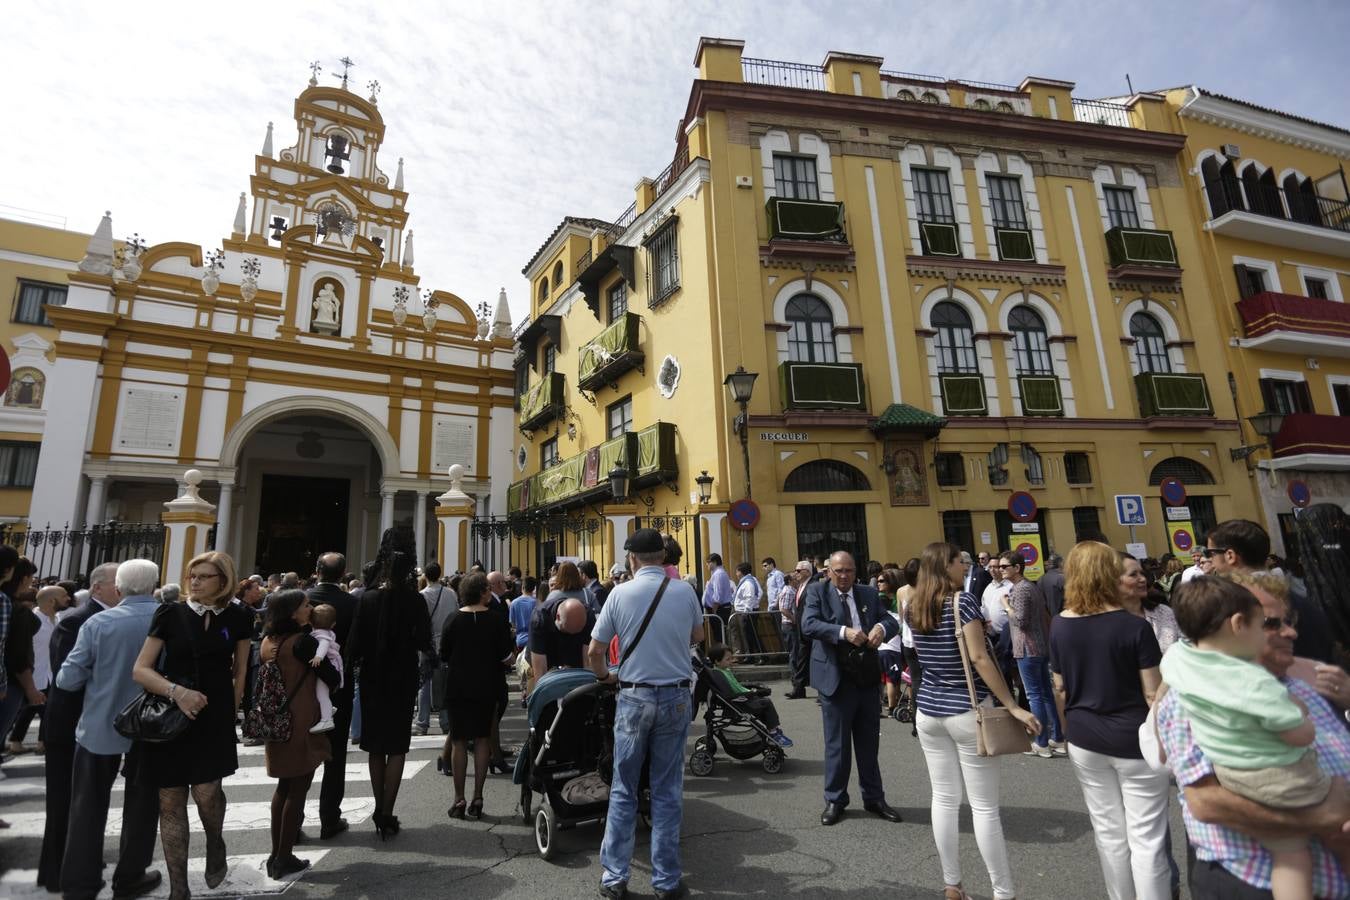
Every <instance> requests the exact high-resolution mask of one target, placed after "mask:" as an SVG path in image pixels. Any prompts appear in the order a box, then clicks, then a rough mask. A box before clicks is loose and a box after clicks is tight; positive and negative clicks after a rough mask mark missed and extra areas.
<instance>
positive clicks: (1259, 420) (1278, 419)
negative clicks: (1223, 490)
mask: <svg viewBox="0 0 1350 900" xmlns="http://www.w3.org/2000/svg"><path fill="white" fill-rule="evenodd" d="M1247 421H1248V422H1249V423H1251V426H1252V431H1255V432H1256V433H1257V434H1258V435H1260V436H1261V437H1263V438H1265V441H1263V442H1261V443H1259V444H1246V445H1244V446H1242V447H1234V448H1233V449H1231V450H1229V451H1228V455H1229V457H1231V458H1232V460H1233V462H1237V461H1238V460H1242V459H1246V458H1247V457H1249V456H1251V455H1252V454H1253V453H1255V452H1256V451H1257V450H1263V449H1265V448H1267V447H1269V446H1270V441H1271V439H1272V438H1274V437H1275V435H1277V434H1279V433H1280V427H1281V426H1283V425H1284V413H1276V412H1271V411H1270V410H1268V409H1263V410H1261V412H1259V413H1257V414H1256V415H1254V416H1248V417H1247Z"/></svg>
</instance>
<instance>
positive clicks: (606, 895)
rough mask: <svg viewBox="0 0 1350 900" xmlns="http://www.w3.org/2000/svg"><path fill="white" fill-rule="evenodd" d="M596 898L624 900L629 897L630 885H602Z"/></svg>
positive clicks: (597, 891)
mask: <svg viewBox="0 0 1350 900" xmlns="http://www.w3.org/2000/svg"><path fill="white" fill-rule="evenodd" d="M595 896H597V897H599V898H600V900H624V898H626V897H627V896H628V884H627V883H626V882H625V883H624V884H601V885H600V887H599V889H598V890H596V892H595Z"/></svg>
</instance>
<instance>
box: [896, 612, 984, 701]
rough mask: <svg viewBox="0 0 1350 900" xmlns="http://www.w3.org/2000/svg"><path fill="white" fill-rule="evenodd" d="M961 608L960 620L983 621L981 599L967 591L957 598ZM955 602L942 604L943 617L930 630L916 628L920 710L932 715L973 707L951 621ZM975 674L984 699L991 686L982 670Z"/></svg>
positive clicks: (978, 692)
mask: <svg viewBox="0 0 1350 900" xmlns="http://www.w3.org/2000/svg"><path fill="white" fill-rule="evenodd" d="M957 605H958V606H959V607H960V610H961V624H962V625H965V624H966V623H968V622H981V623H982V622H984V611H983V610H982V609H981V608H980V601H978V600H976V599H975V596H974V595H973V594H971V593H969V592H967V591H962V592H961V593H960V595H959V596H958V599H957ZM952 611H953V606H952V603H951V602H950V601H944V602H943V604H942V621H941V622H940V623H939V625H938V627H937V628H935V629H934V630H933V631H931V632H929V633H928V634H923V633H922V632H919V631H915V632H914V651H915V652H916V653H917V654H918V657H919V666H920V667H921V668H922V669H923V680H922V681H921V682H920V683H919V695H918V706H919V711H920V712H922V713H924V714H926V715H930V716H959V715H960V714H961V713H963V712H968V711H969V710H970V690H969V688H968V687H967V686H966V673H965V668H964V667H963V666H962V665H961V651H959V650H958V649H957V648H956V628H955V626H954V625H953V621H952ZM971 674H972V675H973V676H974V678H975V697H976V700H977V702H982V701H983V700H984V699H985V698H986V697H988V696H989V688H987V687H986V686H985V684H984V682H983V681H981V680H980V673H979V672H975V671H973V670H972V672H971Z"/></svg>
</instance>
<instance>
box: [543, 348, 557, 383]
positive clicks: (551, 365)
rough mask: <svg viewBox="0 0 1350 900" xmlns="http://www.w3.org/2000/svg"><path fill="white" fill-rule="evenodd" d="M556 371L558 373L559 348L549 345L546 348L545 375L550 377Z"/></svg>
mask: <svg viewBox="0 0 1350 900" xmlns="http://www.w3.org/2000/svg"><path fill="white" fill-rule="evenodd" d="M556 371H558V348H557V347H555V346H554V345H553V344H548V345H546V346H545V347H544V372H543V374H545V375H550V374H552V373H553V372H556Z"/></svg>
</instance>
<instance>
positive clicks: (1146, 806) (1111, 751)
mask: <svg viewBox="0 0 1350 900" xmlns="http://www.w3.org/2000/svg"><path fill="white" fill-rule="evenodd" d="M1123 574H1124V566H1123V564H1122V561H1121V556H1120V554H1119V553H1118V552H1117V551H1116V550H1114V549H1112V548H1111V547H1108V546H1107V545H1106V544H1101V543H1097V542H1096V541H1084V542H1083V543H1081V544H1078V545H1077V546H1075V547H1074V548H1073V550H1071V551H1069V557H1068V559H1066V560H1065V561H1064V610H1063V612H1061V613H1060V614H1059V616H1058V617H1056V619H1055V621H1054V624H1053V626H1052V627H1051V630H1050V669H1051V671H1052V672H1053V673H1054V682H1055V702H1056V704H1057V705H1058V706H1059V713H1060V718H1061V719H1062V720H1063V722H1064V727H1065V737H1066V738H1067V740H1068V742H1069V759H1070V761H1071V762H1072V763H1073V769H1074V774H1076V775H1077V776H1078V784H1079V786H1080V787H1081V788H1082V790H1083V802H1084V803H1085V804H1086V806H1087V810H1088V815H1089V816H1090V817H1091V819H1092V831H1093V836H1094V838H1095V839H1096V843H1097V856H1098V858H1099V859H1100V861H1101V866H1102V876H1103V877H1104V878H1105V880H1106V896H1107V897H1109V898H1111V900H1130V898H1136V897H1137V898H1139V900H1167V898H1168V897H1170V896H1171V888H1170V886H1169V873H1168V867H1167V854H1166V835H1167V773H1166V772H1155V771H1153V769H1151V768H1150V767H1149V765H1148V763H1147V762H1145V761H1144V759H1143V754H1142V753H1141V752H1140V750H1139V726H1140V725H1141V724H1142V723H1143V721H1144V718H1145V716H1147V715H1148V707H1149V704H1150V703H1152V702H1153V697H1154V694H1155V693H1157V690H1158V685H1159V684H1160V683H1161V681H1162V678H1161V676H1160V675H1159V672H1158V664H1159V663H1160V662H1161V661H1162V651H1161V650H1160V649H1159V647H1158V639H1157V637H1156V636H1155V635H1154V633H1153V627H1152V626H1151V625H1150V624H1149V623H1148V621H1146V620H1145V619H1144V618H1143V617H1141V616H1139V615H1136V614H1134V613H1131V612H1128V611H1127V610H1125V609H1124V608H1122V605H1121V601H1122V596H1121V576H1122V575H1123Z"/></svg>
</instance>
